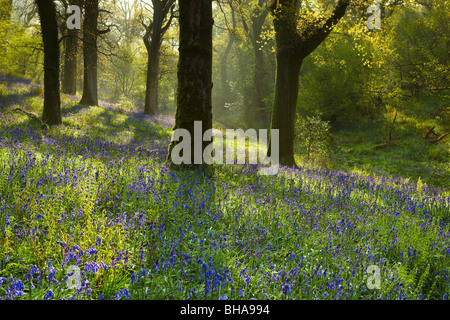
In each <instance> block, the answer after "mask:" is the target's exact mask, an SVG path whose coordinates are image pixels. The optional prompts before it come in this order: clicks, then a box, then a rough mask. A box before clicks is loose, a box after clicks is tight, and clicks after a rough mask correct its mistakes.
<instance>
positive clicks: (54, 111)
mask: <svg viewBox="0 0 450 320" xmlns="http://www.w3.org/2000/svg"><path fill="white" fill-rule="evenodd" d="M36 3H37V6H38V12H39V18H40V21H41V30H42V42H43V44H44V110H43V113H42V121H43V122H44V123H46V124H48V125H59V124H61V123H62V121H61V109H60V108H61V98H60V94H59V41H58V24H57V20H56V8H55V3H54V2H53V0H40V1H36Z"/></svg>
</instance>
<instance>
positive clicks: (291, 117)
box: [269, 53, 302, 166]
mask: <svg viewBox="0 0 450 320" xmlns="http://www.w3.org/2000/svg"><path fill="white" fill-rule="evenodd" d="M301 66H302V59H299V58H298V57H297V56H295V55H289V54H282V53H280V54H278V55H277V71H276V80H275V98H274V106H273V109H272V124H271V127H272V129H278V130H280V131H279V134H280V143H279V156H280V164H282V165H286V166H295V160H294V136H295V120H296V109H297V98H298V84H299V76H300V68H301ZM270 145H271V144H269V146H270Z"/></svg>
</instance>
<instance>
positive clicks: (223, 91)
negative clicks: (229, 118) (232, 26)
mask: <svg viewBox="0 0 450 320" xmlns="http://www.w3.org/2000/svg"><path fill="white" fill-rule="evenodd" d="M233 43H234V36H233V35H232V34H231V33H230V38H229V40H228V44H227V46H226V48H225V51H224V52H223V54H222V57H221V59H220V95H219V106H218V107H219V108H218V109H219V110H220V111H223V110H224V107H225V104H226V103H227V102H228V101H230V100H229V99H230V95H231V88H230V84H229V83H228V71H227V70H228V56H229V55H230V52H231V49H232V48H233Z"/></svg>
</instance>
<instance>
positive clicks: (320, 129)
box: [296, 116, 331, 164]
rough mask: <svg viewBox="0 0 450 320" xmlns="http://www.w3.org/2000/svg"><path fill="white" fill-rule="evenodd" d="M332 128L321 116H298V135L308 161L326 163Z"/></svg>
mask: <svg viewBox="0 0 450 320" xmlns="http://www.w3.org/2000/svg"><path fill="white" fill-rule="evenodd" d="M330 128H331V127H330V123H329V122H328V121H323V120H321V119H320V117H316V116H312V117H308V116H307V117H300V116H299V117H297V125H296V137H297V138H298V140H299V144H300V147H301V149H302V150H304V151H303V153H304V154H306V161H307V162H310V161H311V160H312V161H311V162H313V163H315V164H320V163H322V164H323V163H324V161H325V159H326V157H327V155H328V152H329V150H330V134H329V131H330Z"/></svg>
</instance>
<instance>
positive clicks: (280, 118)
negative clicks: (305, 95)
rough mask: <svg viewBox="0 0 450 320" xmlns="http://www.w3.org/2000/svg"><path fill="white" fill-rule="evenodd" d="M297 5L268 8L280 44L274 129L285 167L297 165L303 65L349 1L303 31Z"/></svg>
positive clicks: (292, 0) (293, 0)
mask: <svg viewBox="0 0 450 320" xmlns="http://www.w3.org/2000/svg"><path fill="white" fill-rule="evenodd" d="M298 3H299V2H298V0H272V2H271V4H270V6H269V9H270V11H271V13H272V16H273V20H274V21H273V24H274V29H275V40H276V44H277V49H276V59H277V71H276V80H275V98H274V103H273V109H272V122H271V129H278V130H280V131H279V133H280V135H279V138H280V143H279V156H280V164H281V165H286V166H295V165H296V163H295V159H294V134H295V122H296V106H297V98H298V84H299V76H300V69H301V66H302V62H303V60H304V59H305V58H306V57H307V56H308V55H309V54H310V53H311V52H313V51H314V50H315V49H316V48H317V47H318V46H319V45H320V44H321V43H322V42H323V41H324V40H325V38H326V37H327V35H328V34H329V33H330V32H331V30H332V29H333V27H334V26H335V24H336V23H337V22H338V21H339V20H340V19H341V18H342V17H343V16H344V14H345V11H346V9H347V6H348V4H349V0H339V2H338V4H337V5H336V7H335V9H334V11H333V12H332V13H331V15H330V17H328V19H326V20H323V21H322V20H319V21H314V23H311V24H310V25H307V26H304V27H303V28H302V31H298V28H297V23H298V21H297V20H298V13H297V10H298ZM269 145H271V144H269ZM269 155H270V150H269Z"/></svg>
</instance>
